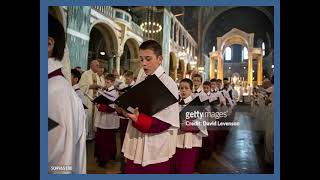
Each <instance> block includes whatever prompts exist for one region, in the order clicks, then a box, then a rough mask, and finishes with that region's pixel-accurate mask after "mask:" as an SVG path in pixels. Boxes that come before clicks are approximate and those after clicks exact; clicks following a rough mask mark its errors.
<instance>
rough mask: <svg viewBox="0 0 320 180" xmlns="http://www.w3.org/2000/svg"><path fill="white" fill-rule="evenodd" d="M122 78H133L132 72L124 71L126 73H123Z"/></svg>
mask: <svg viewBox="0 0 320 180" xmlns="http://www.w3.org/2000/svg"><path fill="white" fill-rule="evenodd" d="M124 76H125V77H131V78H133V72H132V71H126V72H125V73H124Z"/></svg>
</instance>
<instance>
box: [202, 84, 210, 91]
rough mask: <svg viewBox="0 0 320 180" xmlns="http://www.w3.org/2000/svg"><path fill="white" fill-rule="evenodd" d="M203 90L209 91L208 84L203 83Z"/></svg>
mask: <svg viewBox="0 0 320 180" xmlns="http://www.w3.org/2000/svg"><path fill="white" fill-rule="evenodd" d="M203 91H204V92H205V93H208V92H209V91H210V86H208V85H203Z"/></svg>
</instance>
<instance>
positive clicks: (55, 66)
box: [48, 58, 63, 74]
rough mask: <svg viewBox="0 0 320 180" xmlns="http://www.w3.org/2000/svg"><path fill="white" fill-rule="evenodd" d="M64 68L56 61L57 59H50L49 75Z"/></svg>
mask: <svg viewBox="0 0 320 180" xmlns="http://www.w3.org/2000/svg"><path fill="white" fill-rule="evenodd" d="M62 67H63V65H62V63H61V62H60V61H58V60H55V58H48V74H50V73H52V72H53V71H55V70H57V69H60V68H62Z"/></svg>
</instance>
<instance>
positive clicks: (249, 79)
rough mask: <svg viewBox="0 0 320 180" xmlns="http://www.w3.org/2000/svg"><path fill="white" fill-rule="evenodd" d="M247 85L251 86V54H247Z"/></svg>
mask: <svg viewBox="0 0 320 180" xmlns="http://www.w3.org/2000/svg"><path fill="white" fill-rule="evenodd" d="M248 84H250V86H252V85H253V84H252V52H249V53H248Z"/></svg>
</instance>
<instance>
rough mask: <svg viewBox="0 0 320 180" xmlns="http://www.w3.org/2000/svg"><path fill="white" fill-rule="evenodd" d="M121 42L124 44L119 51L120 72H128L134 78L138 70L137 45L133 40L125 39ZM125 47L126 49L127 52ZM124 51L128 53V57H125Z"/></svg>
mask: <svg viewBox="0 0 320 180" xmlns="http://www.w3.org/2000/svg"><path fill="white" fill-rule="evenodd" d="M123 42H125V43H123V45H122V46H121V49H120V51H121V52H120V53H122V55H121V57H120V71H123V70H130V71H132V72H133V73H134V76H135V75H137V74H138V71H139V70H140V60H139V43H138V41H137V40H136V39H134V38H126V39H125V41H123ZM125 47H127V50H126V48H125ZM126 51H129V54H130V57H125V56H127V54H126Z"/></svg>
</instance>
